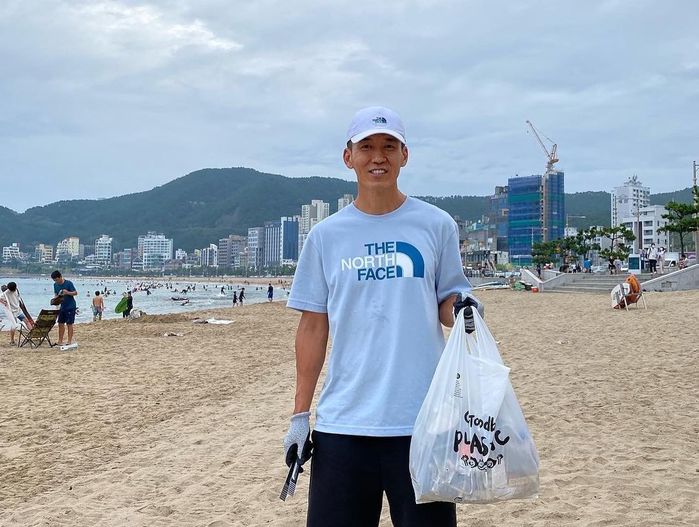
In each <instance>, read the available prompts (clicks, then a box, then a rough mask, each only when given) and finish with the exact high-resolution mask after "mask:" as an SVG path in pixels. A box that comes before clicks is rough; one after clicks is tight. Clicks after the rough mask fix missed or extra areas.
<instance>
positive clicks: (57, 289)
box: [0, 271, 78, 346]
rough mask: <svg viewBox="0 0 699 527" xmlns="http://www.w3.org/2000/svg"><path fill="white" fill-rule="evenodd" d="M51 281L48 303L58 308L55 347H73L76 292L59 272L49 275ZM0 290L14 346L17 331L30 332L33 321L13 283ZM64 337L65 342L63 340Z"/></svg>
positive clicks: (0, 297) (1, 303)
mask: <svg viewBox="0 0 699 527" xmlns="http://www.w3.org/2000/svg"><path fill="white" fill-rule="evenodd" d="M51 279H52V280H53V292H54V296H53V298H51V301H50V303H51V305H53V306H57V307H58V316H57V319H56V320H57V322H58V342H57V343H56V345H57V346H64V345H73V344H74V337H75V335H74V331H73V325H74V323H75V314H76V311H77V304H76V303H75V297H76V296H77V295H78V292H77V290H76V289H75V286H74V285H73V282H71V281H70V280H66V279H65V278H63V276H62V275H61V272H60V271H54V272H53V273H51ZM0 289H2V291H1V293H0V305H2V306H3V308H4V310H5V311H6V313H7V314H9V315H10V318H11V320H10V344H11V345H16V344H17V342H16V341H15V335H16V332H17V330H18V329H20V328H22V327H23V328H25V329H26V330H27V331H31V329H32V328H33V327H34V320H33V318H32V316H31V315H30V314H29V310H28V309H27V306H26V305H25V303H24V300H22V296H21V295H20V293H19V288H18V287H17V284H16V283H15V282H8V283H7V285H3V286H2V287H1V288H0ZM12 319H14V320H12ZM66 333H67V335H66ZM66 337H67V340H65V338H66Z"/></svg>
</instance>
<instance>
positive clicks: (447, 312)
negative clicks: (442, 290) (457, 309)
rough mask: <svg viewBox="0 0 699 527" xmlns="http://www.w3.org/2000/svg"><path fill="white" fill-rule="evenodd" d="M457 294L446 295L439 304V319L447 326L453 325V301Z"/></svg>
mask: <svg viewBox="0 0 699 527" xmlns="http://www.w3.org/2000/svg"><path fill="white" fill-rule="evenodd" d="M456 297H457V295H451V296H448V297H447V298H446V299H444V300H443V301H442V303H441V304H439V321H440V322H441V323H442V325H443V326H446V327H448V328H450V327H452V326H453V325H454V302H455V301H456Z"/></svg>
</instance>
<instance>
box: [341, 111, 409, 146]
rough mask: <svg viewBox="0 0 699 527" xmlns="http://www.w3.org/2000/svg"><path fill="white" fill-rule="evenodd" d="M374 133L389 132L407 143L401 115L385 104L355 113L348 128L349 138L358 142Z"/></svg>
mask: <svg viewBox="0 0 699 527" xmlns="http://www.w3.org/2000/svg"><path fill="white" fill-rule="evenodd" d="M374 134H388V135H390V136H393V137H395V138H396V139H398V140H399V141H400V142H401V143H403V144H407V143H406V142H405V126H403V121H401V119H400V116H399V115H398V114H397V113H396V112H394V111H393V110H391V109H389V108H384V107H383V106H369V107H368V108H362V109H361V110H359V111H358V112H357V113H356V114H354V117H353V118H352V122H351V123H350V125H349V129H348V130H347V140H348V141H352V142H353V143H358V142H359V141H361V140H362V139H366V138H367V137H369V136H370V135H374Z"/></svg>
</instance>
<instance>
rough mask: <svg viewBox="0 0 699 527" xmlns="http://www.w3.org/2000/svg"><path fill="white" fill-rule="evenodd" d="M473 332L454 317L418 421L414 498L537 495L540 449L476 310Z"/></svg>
mask: <svg viewBox="0 0 699 527" xmlns="http://www.w3.org/2000/svg"><path fill="white" fill-rule="evenodd" d="M473 317H474V324H475V328H476V330H475V332H474V333H473V334H471V335H469V334H467V333H466V332H465V331H464V317H463V310H462V312H461V314H460V316H458V317H457V320H456V321H455V323H454V328H453V329H452V332H451V335H450V336H449V340H448V341H447V345H446V347H445V348H444V353H443V354H442V357H441V359H440V361H439V364H438V366H437V370H436V371H435V374H434V378H433V379H432V384H431V385H430V389H429V391H428V392H427V396H426V397H425V400H424V402H423V403H422V408H421V409H420V413H419V414H418V416H417V420H416V421H415V428H414V431H413V437H412V441H411V444H410V474H411V477H412V480H413V488H414V489H415V501H416V502H417V503H426V502H430V501H450V502H456V503H462V502H463V503H492V502H495V501H502V500H509V499H516V498H530V497H536V495H537V492H538V489H539V456H538V454H537V452H536V447H535V446H534V441H533V439H532V437H531V435H530V433H529V429H528V428H527V424H526V422H525V421H524V416H523V415H522V411H521V409H520V407H519V404H518V403H517V398H516V397H515V394H514V391H513V390H512V385H511V384H510V380H509V371H510V370H509V368H507V367H505V366H504V365H503V363H502V359H501V358H500V353H499V352H498V348H497V345H496V343H495V339H493V336H492V335H491V333H490V331H489V330H488V328H487V327H486V325H485V323H484V322H483V319H482V318H481V317H480V315H479V314H478V312H477V311H476V310H475V309H474V310H473Z"/></svg>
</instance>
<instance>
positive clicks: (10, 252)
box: [2, 243, 20, 263]
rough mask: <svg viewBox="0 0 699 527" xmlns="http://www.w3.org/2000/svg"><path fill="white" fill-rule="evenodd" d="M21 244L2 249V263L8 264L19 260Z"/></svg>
mask: <svg viewBox="0 0 699 527" xmlns="http://www.w3.org/2000/svg"><path fill="white" fill-rule="evenodd" d="M19 259H20V254H19V243H13V244H12V245H8V246H7V247H3V248H2V261H3V263H8V262H11V261H13V260H19Z"/></svg>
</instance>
